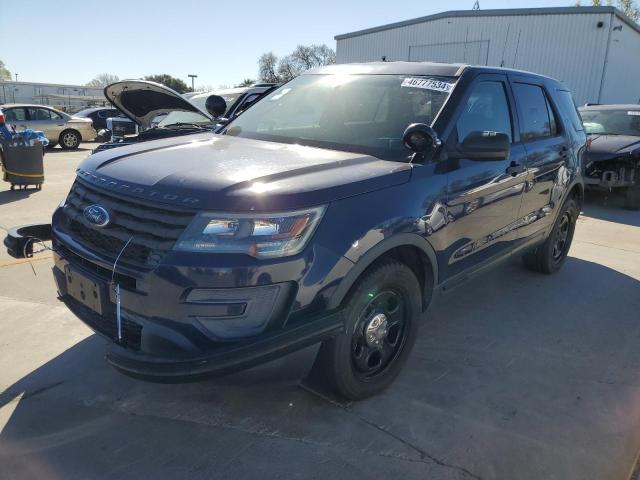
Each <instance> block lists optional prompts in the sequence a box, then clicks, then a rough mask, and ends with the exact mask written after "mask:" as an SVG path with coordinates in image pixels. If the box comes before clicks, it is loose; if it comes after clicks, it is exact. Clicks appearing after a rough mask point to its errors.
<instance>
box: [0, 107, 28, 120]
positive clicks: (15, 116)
mask: <svg viewBox="0 0 640 480" xmlns="http://www.w3.org/2000/svg"><path fill="white" fill-rule="evenodd" d="M4 118H5V121H6V122H24V121H25V120H26V119H27V112H25V110H24V108H9V109H7V110H5V111H4Z"/></svg>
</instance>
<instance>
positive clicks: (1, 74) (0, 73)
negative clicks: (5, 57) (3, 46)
mask: <svg viewBox="0 0 640 480" xmlns="http://www.w3.org/2000/svg"><path fill="white" fill-rule="evenodd" d="M0 80H11V72H10V71H9V69H8V68H7V67H5V65H4V62H3V61H2V60H0Z"/></svg>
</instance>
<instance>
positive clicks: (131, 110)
mask: <svg viewBox="0 0 640 480" xmlns="http://www.w3.org/2000/svg"><path fill="white" fill-rule="evenodd" d="M104 96H105V97H107V100H109V101H110V102H111V103H112V104H113V106H114V107H116V108H117V109H118V110H120V111H121V112H122V113H124V114H125V115H126V116H127V117H129V118H130V119H131V120H133V121H134V122H136V123H137V124H138V125H140V127H141V128H142V129H143V130H146V129H148V128H150V127H151V121H152V120H153V119H154V118H155V117H157V116H158V115H161V114H164V113H169V112H196V113H200V114H202V115H204V116H205V117H207V118H211V115H209V114H208V113H206V112H203V111H202V110H200V109H199V108H198V107H196V106H195V105H194V104H193V103H191V102H189V101H188V100H187V99H186V98H184V97H183V96H182V95H180V94H179V93H178V92H176V91H175V90H171V89H170V88H168V87H165V86H164V85H160V84H159V83H156V82H149V81H146V80H123V81H121V82H116V83H112V84H111V85H107V86H106V87H105V89H104Z"/></svg>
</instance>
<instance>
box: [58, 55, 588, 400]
mask: <svg viewBox="0 0 640 480" xmlns="http://www.w3.org/2000/svg"><path fill="white" fill-rule="evenodd" d="M584 149H585V133H584V131H583V127H582V124H581V121H580V118H579V116H578V114H577V112H576V108H575V106H574V103H573V100H572V97H571V94H570V92H569V91H568V89H567V88H566V87H565V86H564V85H562V84H561V83H559V82H557V81H555V80H552V79H549V78H545V77H542V76H539V75H534V74H531V73H525V72H519V71H512V70H504V69H498V68H489V67H473V66H466V65H449V64H435V63H403V62H393V63H370V64H353V65H335V66H329V67H322V68H319V69H316V70H312V71H309V72H307V73H305V74H304V75H301V76H300V77H298V78H296V79H295V80H293V81H291V82H289V83H287V84H285V85H283V86H282V87H280V88H279V89H277V90H275V91H274V92H272V93H271V94H269V95H268V96H267V97H266V98H264V99H263V100H262V101H260V102H258V103H257V104H256V105H254V106H253V108H251V109H249V110H247V111H246V112H245V113H244V114H243V115H241V116H239V117H237V118H236V119H234V120H233V121H232V122H230V123H229V124H228V125H227V126H226V127H225V129H224V130H223V131H222V132H221V133H220V134H214V133H211V132H205V133H198V134H193V135H187V136H181V137H175V138H166V139H162V140H155V141H149V142H144V143H142V144H138V145H131V146H125V147H121V148H118V149H115V150H110V151H104V152H100V153H97V154H94V155H92V156H90V157H88V158H87V159H86V160H85V161H84V162H83V163H82V164H81V165H80V167H79V168H78V171H77V179H76V181H75V183H74V185H73V187H72V189H71V192H70V194H69V196H68V198H67V199H66V200H65V201H64V202H63V204H61V205H60V207H59V208H58V209H57V210H56V212H55V214H54V217H53V224H52V227H53V235H54V248H55V251H56V255H55V268H54V273H55V278H56V281H57V285H58V289H59V292H60V296H61V298H62V300H63V301H64V302H65V303H66V304H67V305H68V307H69V308H70V309H71V310H72V311H73V312H74V313H75V314H76V315H77V316H78V317H79V318H80V319H81V320H82V321H84V322H85V323H86V324H87V325H89V326H90V327H91V328H92V329H93V330H95V331H96V332H98V333H100V334H102V335H104V336H106V337H107V338H109V339H110V340H112V343H111V347H110V348H109V351H108V353H107V359H108V361H109V362H110V363H112V364H113V365H114V366H115V367H116V368H117V369H119V370H121V371H122V372H125V373H127V374H129V375H132V376H137V377H141V378H144V379H151V380H158V381H178V380H184V379H198V378H202V377H205V376H208V375H211V374H221V373H227V372H230V371H233V370H238V369H241V368H246V367H249V366H252V365H255V364H258V363H261V362H265V361H268V360H270V359H273V358H276V357H278V356H282V355H284V354H287V353H289V352H292V351H294V350H296V349H300V348H302V347H305V346H308V345H312V344H316V343H318V342H322V345H321V347H320V350H319V353H318V357H317V359H316V362H315V365H314V367H313V368H314V372H313V373H314V374H316V375H318V376H319V377H322V378H324V379H325V380H326V381H327V382H328V383H329V385H331V386H332V387H333V388H334V389H335V391H336V392H337V393H339V394H341V395H342V396H344V397H347V398H350V399H357V398H363V397H366V396H369V395H372V394H374V393H376V392H378V391H380V390H381V389H383V388H385V387H386V386H387V385H389V384H390V383H391V382H392V381H393V379H394V378H395V377H396V375H397V374H398V372H399V371H400V369H401V368H402V365H403V364H404V362H405V361H406V360H407V357H408V355H409V353H410V351H411V348H412V346H413V344H414V341H415V339H416V335H417V332H418V327H419V324H420V320H421V317H422V316H423V313H424V312H425V311H426V310H427V308H428V306H429V304H430V302H431V300H432V298H433V297H434V294H436V293H437V292H438V291H441V290H444V289H448V288H450V287H453V286H455V285H457V284H459V283H461V282H463V281H465V280H468V279H469V278H471V277H472V276H473V274H475V273H477V272H480V271H482V270H485V269H486V267H489V266H492V265H495V264H496V263H497V262H498V261H500V260H503V259H506V258H508V257H510V256H513V255H522V256H523V259H524V263H525V265H526V266H527V267H529V268H532V269H534V270H536V271H539V272H543V273H553V272H555V271H556V270H558V269H559V268H560V267H561V266H562V264H563V262H564V260H565V257H566V255H567V251H568V249H569V246H570V244H571V240H572V237H573V232H574V227H575V223H576V219H577V217H578V214H579V212H580V205H581V202H582V198H583V181H582V177H581V169H580V165H581V157H582V155H583V152H584Z"/></svg>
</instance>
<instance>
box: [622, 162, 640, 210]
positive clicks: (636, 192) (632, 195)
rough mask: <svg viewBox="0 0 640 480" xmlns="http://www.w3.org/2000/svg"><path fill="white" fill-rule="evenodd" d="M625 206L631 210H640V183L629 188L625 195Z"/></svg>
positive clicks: (639, 175) (639, 173)
mask: <svg viewBox="0 0 640 480" xmlns="http://www.w3.org/2000/svg"><path fill="white" fill-rule="evenodd" d="M637 177H640V171H638V175H637ZM624 206H625V208H628V209H629V210H640V185H634V186H632V187H629V188H627V191H626V192H625V196H624Z"/></svg>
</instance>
